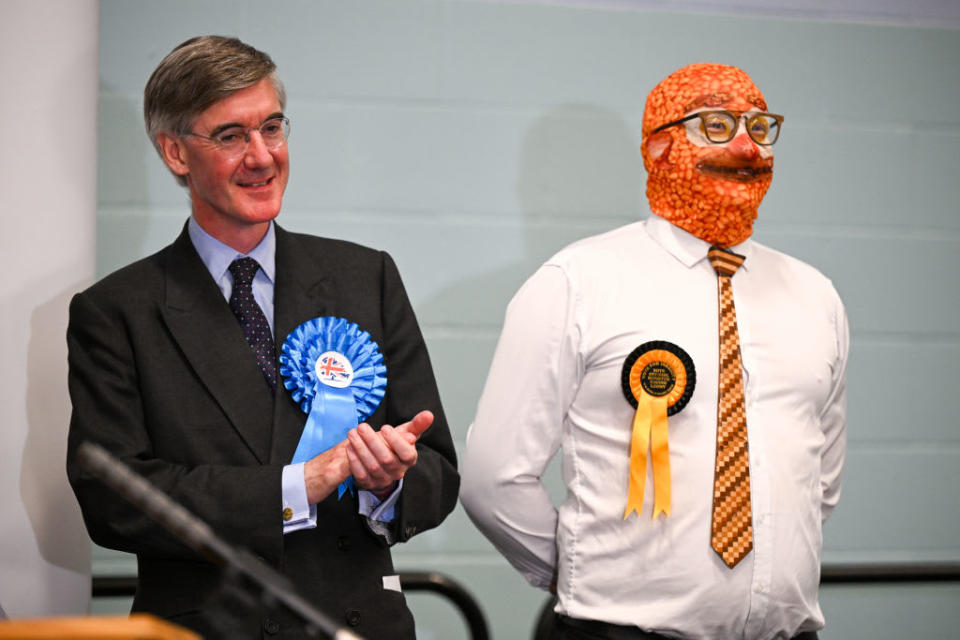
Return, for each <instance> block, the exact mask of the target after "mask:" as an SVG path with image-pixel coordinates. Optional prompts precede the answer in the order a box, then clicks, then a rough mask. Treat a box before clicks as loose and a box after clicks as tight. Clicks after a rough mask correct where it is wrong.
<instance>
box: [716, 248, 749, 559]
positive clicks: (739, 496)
mask: <svg viewBox="0 0 960 640" xmlns="http://www.w3.org/2000/svg"><path fill="white" fill-rule="evenodd" d="M707 257H708V258H709V260H710V264H712V265H713V269H714V270H715V271H716V272H717V290H718V294H719V297H720V376H719V380H720V385H719V389H718V395H717V459H716V464H715V465H714V471H713V518H712V520H711V523H710V546H711V547H713V550H714V551H716V552H717V553H719V554H720V557H721V558H722V559H723V561H724V562H725V563H726V565H727V566H728V567H730V568H731V569H732V568H733V567H735V566H736V565H737V563H738V562H740V561H741V560H743V558H744V557H745V556H746V555H747V554H748V553H750V550H751V549H753V517H752V515H751V512H750V447H749V444H748V443H747V414H746V410H745V408H744V401H743V378H742V375H741V368H742V361H741V359H740V336H739V334H738V332H737V310H736V308H734V306H733V288H732V287H731V285H730V279H731V278H732V277H733V274H734V273H736V271H737V269H739V268H740V265H742V264H743V262H744V260H746V258H745V257H744V256H741V255H738V254H736V253H733V252H731V251H727V250H726V249H721V248H720V247H711V248H710V251H709V252H707Z"/></svg>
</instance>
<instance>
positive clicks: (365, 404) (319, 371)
mask: <svg viewBox="0 0 960 640" xmlns="http://www.w3.org/2000/svg"><path fill="white" fill-rule="evenodd" d="M281 351H282V353H281V354H280V375H281V376H282V377H283V386H284V387H286V389H287V390H288V391H290V395H291V396H292V397H293V399H294V400H295V401H296V402H297V403H299V404H300V408H301V409H302V410H303V412H304V413H306V414H307V423H306V425H305V426H304V428H303V434H302V435H301V436H300V442H299V444H297V450H296V452H295V453H294V454H293V460H292V461H291V463H294V464H295V463H298V462H306V461H307V460H310V459H311V458H313V457H314V456H316V455H318V454H320V453H323V452H324V451H326V450H327V449H330V448H331V447H334V446H336V445H337V444H339V443H340V442H342V441H343V440H344V439H345V438H346V437H347V433H348V432H349V431H350V429H353V428H354V427H356V426H357V425H358V424H359V423H360V422H362V421H364V420H366V419H367V418H368V417H370V414H372V413H373V412H374V411H375V410H376V408H377V407H378V406H379V405H380V401H381V400H382V399H383V394H384V393H385V391H386V388H387V376H386V374H387V367H386V366H385V365H384V364H383V354H381V353H380V349H379V347H378V346H377V343H376V342H374V341H373V340H372V339H371V338H370V334H369V333H367V332H366V331H361V330H360V327H358V326H357V325H356V323H354V322H350V321H349V320H346V319H344V318H337V317H333V316H326V317H323V318H314V319H312V320H308V321H306V322H304V323H303V324H301V325H300V326H299V327H297V328H296V329H294V330H293V331H291V332H290V334H289V335H288V336H287V339H286V340H284V342H283V347H282V348H281ZM353 488H354V481H353V477H352V476H351V477H349V478H347V479H346V480H345V481H344V482H341V483H340V485H339V487H338V493H337V495H338V497H343V494H344V492H345V491H346V490H347V489H349V490H350V493H351V494H352V493H353Z"/></svg>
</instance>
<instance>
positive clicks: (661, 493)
mask: <svg viewBox="0 0 960 640" xmlns="http://www.w3.org/2000/svg"><path fill="white" fill-rule="evenodd" d="M621 377H622V385H623V393H624V395H625V396H626V398H627V401H628V402H629V403H630V404H631V405H633V406H634V407H635V408H636V412H635V413H634V414H633V428H632V431H633V436H632V438H631V441H630V480H629V488H628V490H627V507H626V509H625V510H624V512H623V519H624V520H626V519H627V518H628V517H630V514H631V513H633V512H636V513H637V515H640V512H641V511H642V510H643V494H644V490H645V485H646V480H647V452H648V451H649V452H650V461H651V468H652V470H653V517H654V518H656V517H657V516H658V515H659V514H660V513H663V514H664V515H666V516H669V515H670V446H669V443H668V440H667V416H671V415H674V414H676V413H677V412H679V411H680V410H681V409H683V408H684V407H685V406H686V405H687V402H689V401H690V397H691V396H692V395H693V389H694V387H695V386H696V371H695V369H694V366H693V360H691V359H690V356H689V355H687V352H686V351H684V350H683V349H681V348H680V347H678V346H677V345H675V344H673V343H671V342H666V341H662V340H657V341H653V342H645V343H644V344H642V345H640V346H639V347H637V348H636V349H634V350H633V351H632V352H631V353H630V355H629V356H627V359H626V360H624V363H623V372H622V376H621Z"/></svg>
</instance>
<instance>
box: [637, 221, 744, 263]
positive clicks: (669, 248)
mask: <svg viewBox="0 0 960 640" xmlns="http://www.w3.org/2000/svg"><path fill="white" fill-rule="evenodd" d="M647 233H648V234H650V237H651V238H653V240H654V242H656V243H657V244H659V245H660V246H661V247H663V249H664V250H665V251H666V252H667V253H669V254H670V255H672V256H673V257H674V258H676V259H677V260H679V261H680V262H681V263H682V264H683V265H684V266H686V267H687V268H691V267H693V266H694V265H696V264H697V263H698V262H700V261H701V260H706V259H707V251H708V250H709V249H710V246H711V245H710V243H708V242H705V241H703V240H701V239H700V238H698V237H697V236H695V235H693V234H692V233H690V232H688V231H685V230H683V229H681V228H680V227H678V226H676V225H675V224H673V223H671V222H669V221H668V220H666V219H664V218H661V217H660V216H658V215H656V214H651V215H650V217H649V218H647ZM727 248H728V249H729V250H730V251H733V252H734V253H739V254H740V255H742V256H744V257H746V258H747V260H745V261H744V263H743V265H742V266H741V267H740V268H741V269H746V270H747V271H749V270H750V267H749V265H750V259H749V258H750V256H751V255H753V240H752V239H751V238H747V239H746V240H744V241H743V242H741V243H740V244H736V245H733V246H732V247H727Z"/></svg>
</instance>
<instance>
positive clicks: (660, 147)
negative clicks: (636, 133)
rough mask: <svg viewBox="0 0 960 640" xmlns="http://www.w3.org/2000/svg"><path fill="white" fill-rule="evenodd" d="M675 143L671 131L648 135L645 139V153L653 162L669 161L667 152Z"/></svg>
mask: <svg viewBox="0 0 960 640" xmlns="http://www.w3.org/2000/svg"><path fill="white" fill-rule="evenodd" d="M671 145H673V138H672V137H671V136H670V132H669V131H661V132H659V133H654V134H652V135H650V136H647V139H646V140H644V141H643V150H644V152H645V155H646V156H647V157H648V158H649V159H650V162H651V163H653V164H660V163H663V162H666V161H667V152H668V151H670V146H671Z"/></svg>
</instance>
